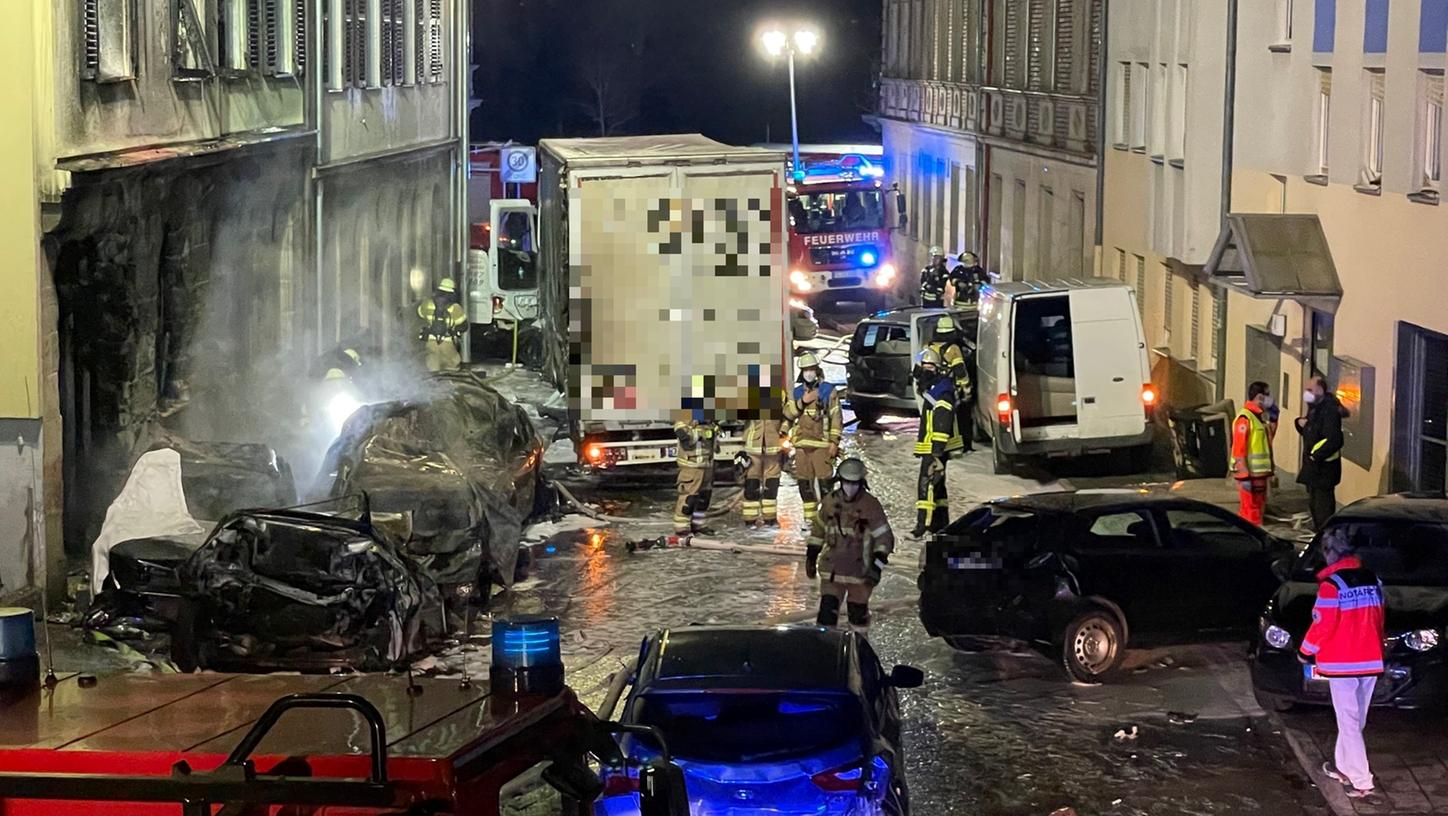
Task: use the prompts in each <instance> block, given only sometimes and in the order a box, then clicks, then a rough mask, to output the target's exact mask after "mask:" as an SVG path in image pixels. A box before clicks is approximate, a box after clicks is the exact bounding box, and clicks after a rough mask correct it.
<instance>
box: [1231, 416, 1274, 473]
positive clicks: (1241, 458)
mask: <svg viewBox="0 0 1448 816" xmlns="http://www.w3.org/2000/svg"><path fill="white" fill-rule="evenodd" d="M1232 475H1233V476H1235V477H1236V478H1238V479H1248V478H1252V477H1260V476H1271V475H1272V443H1271V442H1269V441H1268V439H1267V425H1266V424H1265V423H1263V422H1262V418H1261V417H1259V416H1257V413H1256V412H1255V411H1253V410H1251V409H1250V408H1243V409H1242V410H1240V411H1238V412H1237V420H1236V421H1235V422H1233V423H1232Z"/></svg>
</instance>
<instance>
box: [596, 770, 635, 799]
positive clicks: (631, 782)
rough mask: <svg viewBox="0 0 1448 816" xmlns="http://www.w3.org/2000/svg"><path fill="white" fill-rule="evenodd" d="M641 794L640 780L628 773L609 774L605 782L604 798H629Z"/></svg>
mask: <svg viewBox="0 0 1448 816" xmlns="http://www.w3.org/2000/svg"><path fill="white" fill-rule="evenodd" d="M638 792H639V779H638V777H636V776H632V775H630V774H629V773H628V772H627V771H620V772H618V773H613V774H609V775H608V778H606V779H604V780H603V795H604V796H628V795H629V794H633V793H638Z"/></svg>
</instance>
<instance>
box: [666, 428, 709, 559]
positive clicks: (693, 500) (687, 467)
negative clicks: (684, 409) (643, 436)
mask: <svg viewBox="0 0 1448 816" xmlns="http://www.w3.org/2000/svg"><path fill="white" fill-rule="evenodd" d="M674 436H676V437H678V440H679V452H678V455H677V456H676V457H675V458H676V460H677V461H678V463H679V479H678V494H679V495H678V498H677V499H676V500H675V501H674V532H675V533H678V534H679V535H689V534H691V533H701V534H703V535H712V534H713V532H714V531H713V530H711V529H709V527H708V526H707V525H705V523H704V520H705V518H706V517H707V516H708V514H709V503H710V501H711V500H712V499H713V496H714V454H715V453H716V452H718V449H719V434H718V427H717V426H716V425H715V424H714V423H713V422H712V421H711V420H707V419H705V420H698V419H691V420H680V421H678V422H675V423H674Z"/></svg>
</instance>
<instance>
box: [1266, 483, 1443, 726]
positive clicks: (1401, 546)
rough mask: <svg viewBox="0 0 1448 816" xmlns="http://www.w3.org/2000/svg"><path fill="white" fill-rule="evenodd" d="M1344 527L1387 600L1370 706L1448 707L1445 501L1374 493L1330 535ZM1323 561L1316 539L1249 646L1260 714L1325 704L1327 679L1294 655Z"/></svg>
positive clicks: (1289, 569) (1289, 568) (1290, 570)
mask: <svg viewBox="0 0 1448 816" xmlns="http://www.w3.org/2000/svg"><path fill="white" fill-rule="evenodd" d="M1343 527H1346V528H1347V530H1348V535H1350V536H1351V537H1352V540H1353V541H1354V543H1355V544H1356V545H1357V547H1358V556H1359V557H1360V558H1361V559H1362V561H1363V565H1364V566H1366V567H1367V568H1369V569H1371V570H1372V571H1373V572H1375V573H1377V576H1378V579H1379V580H1381V581H1382V582H1383V589H1384V601H1386V603H1387V620H1386V624H1387V639H1386V640H1385V641H1384V643H1383V646H1384V651H1385V653H1386V656H1387V667H1386V671H1385V673H1384V674H1383V676H1382V677H1381V678H1379V680H1378V684H1377V687H1376V688H1375V689H1374V690H1373V704H1374V705H1379V706H1395V707H1399V708H1448V643H1445V642H1444V641H1445V634H1448V633H1445V631H1444V630H1445V627H1448V499H1445V498H1444V497H1443V496H1442V495H1441V494H1440V495H1437V496H1413V495H1401V494H1400V495H1393V496H1378V497H1375V498H1370V499H1363V500H1361V501H1357V502H1353V503H1352V504H1350V505H1348V506H1347V507H1345V508H1343V509H1342V510H1340V511H1338V513H1337V514H1336V515H1334V516H1333V517H1332V520H1331V521H1329V522H1328V524H1327V529H1329V530H1331V529H1340V528H1343ZM1325 566H1326V564H1325V563H1324V559H1323V556H1322V548H1321V536H1319V537H1318V538H1317V539H1316V540H1314V541H1313V542H1312V543H1311V544H1310V545H1308V547H1307V549H1306V550H1304V551H1303V552H1302V554H1301V555H1299V556H1297V557H1296V558H1295V559H1293V560H1292V561H1291V562H1290V565H1289V564H1286V563H1285V564H1284V565H1283V569H1282V572H1284V573H1285V574H1286V580H1285V581H1284V582H1283V583H1282V586H1281V587H1280V588H1279V589H1278V590H1277V593H1276V594H1275V595H1273V596H1272V599H1271V600H1270V601H1269V602H1268V603H1267V608H1266V611H1265V612H1264V613H1263V614H1262V619H1261V621H1260V632H1259V638H1258V640H1257V642H1256V643H1255V644H1254V646H1253V658H1252V686H1253V689H1254V690H1255V691H1256V693H1257V699H1258V701H1259V702H1261V703H1262V705H1263V707H1264V708H1273V709H1277V710H1283V709H1286V708H1289V707H1291V706H1292V705H1295V704H1299V703H1303V704H1314V705H1329V704H1331V702H1332V701H1331V699H1330V698H1329V696H1328V684H1327V681H1325V680H1322V679H1313V678H1310V677H1308V673H1307V670H1306V668H1305V667H1304V666H1303V665H1302V664H1301V663H1299V662H1298V661H1297V650H1298V647H1300V646H1301V645H1302V638H1303V636H1304V635H1306V634H1307V627H1308V626H1309V625H1310V624H1311V622H1312V606H1313V604H1314V603H1315V602H1316V600H1317V585H1318V581H1317V577H1316V576H1317V573H1318V572H1319V571H1320V570H1322V569H1323V568H1324V567H1325Z"/></svg>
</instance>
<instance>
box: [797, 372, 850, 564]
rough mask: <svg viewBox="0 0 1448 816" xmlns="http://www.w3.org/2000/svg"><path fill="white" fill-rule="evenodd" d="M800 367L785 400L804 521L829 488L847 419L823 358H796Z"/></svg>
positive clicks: (812, 550) (814, 552) (814, 555)
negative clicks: (844, 416) (827, 375)
mask: <svg viewBox="0 0 1448 816" xmlns="http://www.w3.org/2000/svg"><path fill="white" fill-rule="evenodd" d="M794 364H795V368H797V369H799V379H800V381H799V384H798V385H796V386H795V387H794V391H793V392H791V393H790V396H789V399H788V400H786V401H785V403H784V420H785V423H786V425H787V427H788V433H789V440H790V444H791V445H793V446H794V480H795V481H796V482H798V483H799V499H800V502H801V503H802V504H803V505H804V521H805V523H806V524H809V523H810V522H812V521H814V517H815V513H816V511H817V510H818V509H819V499H820V496H822V495H824V492H825V491H826V490H827V489H828V487H829V482H830V477H831V476H832V475H833V474H834V463H835V457H836V456H838V455H839V452H840V436H841V434H842V433H843V432H844V419H843V418H842V416H841V413H840V399H839V395H838V394H836V393H835V389H834V386H833V385H832V384H831V383H828V382H825V378H824V369H822V368H821V367H820V361H819V358H818V357H816V356H815V355H814V354H813V353H811V352H805V353H804V354H801V355H800V356H799V357H798V358H796V359H795V361H794ZM818 558H819V548H818V547H812V546H811V547H807V548H806V550H805V574H806V575H808V576H809V577H811V578H813V577H814V576H815V563H816V561H817V560H818Z"/></svg>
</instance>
